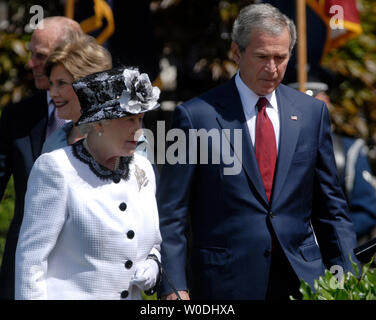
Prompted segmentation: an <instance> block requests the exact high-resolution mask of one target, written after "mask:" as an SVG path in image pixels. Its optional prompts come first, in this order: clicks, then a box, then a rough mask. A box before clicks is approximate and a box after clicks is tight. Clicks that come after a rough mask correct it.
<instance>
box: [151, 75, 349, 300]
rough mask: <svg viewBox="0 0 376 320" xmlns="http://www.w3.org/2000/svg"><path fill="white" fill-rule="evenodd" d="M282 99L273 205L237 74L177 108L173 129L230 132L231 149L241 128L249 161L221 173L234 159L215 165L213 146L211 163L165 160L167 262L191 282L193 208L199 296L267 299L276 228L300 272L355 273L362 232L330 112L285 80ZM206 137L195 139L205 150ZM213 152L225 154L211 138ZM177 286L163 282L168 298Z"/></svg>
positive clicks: (162, 211) (162, 191) (306, 275)
mask: <svg viewBox="0 0 376 320" xmlns="http://www.w3.org/2000/svg"><path fill="white" fill-rule="evenodd" d="M276 96H277V101H278V106H279V115H280V140H279V149H278V159H277V167H276V174H275V180H274V184H273V192H272V198H271V203H270V204H269V203H268V201H267V198H266V194H265V190H264V187H263V183H262V180H261V176H260V173H259V170H258V165H257V160H256V158H255V154H254V148H253V146H252V142H251V138H250V135H249V132H248V127H247V124H246V120H245V117H244V113H243V109H242V104H241V100H240V97H239V93H238V91H237V88H236V85H235V81H234V78H233V79H232V80H231V81H229V82H227V83H226V84H224V85H222V86H220V87H217V88H215V89H213V90H211V91H209V92H207V93H205V94H203V95H202V96H200V97H197V98H194V99H192V100H190V101H188V102H186V103H184V104H182V105H180V106H178V107H177V108H176V110H175V113H174V120H173V127H174V128H180V129H183V130H184V131H185V132H186V133H187V132H188V130H189V129H200V128H203V129H206V130H207V131H209V130H211V129H218V130H222V129H230V130H232V131H231V135H232V137H231V136H228V137H227V138H226V139H228V138H230V140H231V146H232V148H233V149H234V129H242V138H241V139H242V156H241V157H240V155H239V152H238V151H237V150H235V152H237V153H238V154H237V157H239V159H238V160H239V161H241V164H242V167H241V171H240V173H239V174H237V175H224V171H223V169H224V168H225V167H232V165H231V164H230V165H229V164H226V162H227V163H228V161H223V159H222V158H221V160H220V163H219V164H210V163H211V160H210V156H211V154H212V153H211V151H210V152H209V164H197V165H195V164H176V165H170V164H168V162H167V164H166V165H165V166H164V168H163V169H162V172H161V177H160V182H159V185H158V189H157V200H158V208H159V215H160V228H161V234H162V239H163V242H162V251H161V252H162V263H163V267H164V269H165V270H166V271H167V274H168V275H169V277H170V278H171V280H172V282H173V283H174V284H175V286H176V287H177V289H178V290H179V289H186V288H187V282H186V273H185V267H186V247H187V245H186V244H187V242H186V238H185V235H184V232H185V226H186V221H187V215H188V212H189V216H190V227H191V228H190V229H191V250H190V251H191V252H190V260H189V262H188V264H187V265H188V269H189V273H188V274H189V277H188V288H189V290H190V294H191V297H192V298H193V299H264V298H265V295H266V289H267V284H268V277H269V268H270V260H271V257H270V254H269V252H270V249H271V239H272V235H271V234H272V230H274V232H275V234H276V237H277V239H278V242H279V243H280V245H281V247H282V250H283V252H284V253H285V255H286V257H287V259H288V261H289V262H290V264H291V266H292V268H293V270H294V271H295V273H296V275H297V276H298V277H299V278H301V279H305V280H306V281H307V282H308V283H310V284H311V285H312V284H313V280H314V278H317V277H318V276H319V275H320V274H322V273H323V272H324V268H325V267H326V268H330V267H331V266H332V265H336V264H337V265H341V266H343V267H344V268H345V269H346V270H349V269H351V264H350V262H349V259H348V254H349V253H350V252H351V253H352V250H353V248H354V247H355V246H356V237H355V233H354V231H353V225H352V223H351V221H350V220H349V218H348V213H347V206H346V201H345V199H344V196H343V193H342V190H341V187H340V186H339V184H338V178H337V175H336V167H335V160H334V155H333V147H332V141H331V129H330V120H329V114H328V110H327V108H326V106H325V104H324V103H322V102H321V101H318V100H316V99H313V98H311V97H309V96H308V95H305V94H302V93H300V92H298V91H296V90H293V89H291V88H288V87H286V86H284V85H280V86H279V87H278V88H277V90H276ZM187 136H188V133H187ZM225 137H226V136H225ZM201 143H202V142H201V140H199V139H197V154H200V146H201ZM187 145H188V144H187ZM211 148H213V149H214V150H215V151H216V152H218V153H219V154H221V152H222V150H221V148H222V147H221V145H215V144H211V143H210V142H209V150H211ZM191 151H192V150H191ZM214 154H215V153H214ZM198 158H199V157H198ZM315 236H316V237H317V241H318V245H317V244H316V241H315ZM281 276H283V274H281ZM171 291H172V290H171V289H170V287H169V285H168V284H167V283H166V282H165V281H164V282H163V284H162V289H161V294H165V293H167V292H171Z"/></svg>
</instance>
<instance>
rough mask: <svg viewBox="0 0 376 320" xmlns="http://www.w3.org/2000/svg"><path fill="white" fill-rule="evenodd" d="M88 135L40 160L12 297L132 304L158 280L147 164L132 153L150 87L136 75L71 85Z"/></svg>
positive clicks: (105, 75) (152, 101)
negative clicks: (132, 300)
mask: <svg viewBox="0 0 376 320" xmlns="http://www.w3.org/2000/svg"><path fill="white" fill-rule="evenodd" d="M73 88H74V90H75V92H76V94H77V96H78V98H79V101H80V104H81V108H82V111H81V112H82V115H81V117H80V119H79V120H78V122H77V125H79V126H80V127H84V130H85V132H87V134H88V135H87V138H86V139H84V140H80V141H78V142H76V143H74V144H73V145H69V146H66V147H64V148H61V149H58V150H55V151H52V152H50V153H45V154H43V155H42V156H40V157H39V158H38V159H37V161H36V163H35V165H34V167H33V169H32V171H31V174H30V178H29V181H28V188H27V193H26V198H25V212H24V220H23V223H22V227H21V231H20V237H19V242H18V246H17V251H16V279H15V296H16V299H141V298H142V295H141V291H143V290H144V291H148V292H149V294H150V293H153V292H154V291H155V287H156V285H157V284H158V281H159V277H160V267H159V266H160V262H159V260H160V253H159V251H160V243H161V236H160V232H159V220H158V211H157V205H156V200H155V190H156V185H155V177H154V171H153V169H152V166H151V164H150V162H149V161H148V160H147V159H146V158H145V157H142V156H140V155H137V154H135V153H134V150H135V148H136V144H137V140H138V136H139V134H140V130H139V129H141V122H142V117H143V114H144V113H145V112H147V111H149V110H153V109H155V108H157V107H158V106H159V104H158V102H157V100H158V98H159V89H158V88H156V87H152V86H151V83H150V80H149V78H148V76H147V75H146V74H141V75H140V74H139V72H138V70H137V69H127V68H126V69H112V70H109V71H106V72H101V73H96V74H92V75H90V76H87V77H85V78H83V79H81V80H77V81H75V82H74V83H73Z"/></svg>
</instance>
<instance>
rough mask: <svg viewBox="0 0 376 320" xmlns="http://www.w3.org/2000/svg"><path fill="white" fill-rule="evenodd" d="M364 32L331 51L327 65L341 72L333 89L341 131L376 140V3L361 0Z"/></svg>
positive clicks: (372, 142)
mask: <svg viewBox="0 0 376 320" xmlns="http://www.w3.org/2000/svg"><path fill="white" fill-rule="evenodd" d="M358 5H359V13H360V18H361V24H362V31H363V32H362V34H361V35H359V36H358V37H356V38H354V39H352V40H350V41H348V42H347V43H346V44H345V45H344V46H343V47H340V48H338V49H336V50H333V51H331V52H330V53H329V54H328V56H327V57H325V59H324V65H325V66H327V67H328V68H329V69H331V70H332V71H333V72H335V73H336V74H337V75H339V78H338V86H337V87H336V88H335V89H334V90H333V91H332V92H331V98H332V101H333V104H334V106H333V110H331V114H332V115H334V116H333V117H332V120H333V121H334V124H335V129H336V131H337V132H340V133H344V134H347V135H350V136H357V137H362V138H364V139H369V140H368V141H369V142H370V143H371V144H375V142H376V108H375V106H376V87H375V84H376V3H375V1H374V0H359V1H358Z"/></svg>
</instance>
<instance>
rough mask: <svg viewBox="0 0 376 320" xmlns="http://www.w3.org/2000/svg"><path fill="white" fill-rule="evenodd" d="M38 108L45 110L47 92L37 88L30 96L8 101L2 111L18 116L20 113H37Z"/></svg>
mask: <svg viewBox="0 0 376 320" xmlns="http://www.w3.org/2000/svg"><path fill="white" fill-rule="evenodd" d="M40 110H42V111H45V110H47V93H46V91H44V90H38V91H36V92H35V94H33V95H32V96H29V97H27V98H25V99H22V100H21V101H19V102H17V103H10V104H8V105H6V106H5V107H4V111H5V112H6V113H9V114H15V115H17V114H18V116H20V114H19V113H20V112H22V114H33V113H38V112H40Z"/></svg>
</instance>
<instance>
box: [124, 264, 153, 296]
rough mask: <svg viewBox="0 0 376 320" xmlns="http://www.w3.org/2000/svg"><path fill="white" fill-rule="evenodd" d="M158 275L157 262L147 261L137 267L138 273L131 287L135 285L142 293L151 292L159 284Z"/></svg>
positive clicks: (136, 272)
mask: <svg viewBox="0 0 376 320" xmlns="http://www.w3.org/2000/svg"><path fill="white" fill-rule="evenodd" d="M158 273H159V268H158V264H157V262H156V261H154V260H153V259H146V260H145V261H142V262H140V263H138V264H137V265H136V271H135V273H134V275H133V278H132V279H131V281H130V283H129V286H132V285H135V286H137V287H138V288H140V289H141V290H142V291H146V290H150V289H151V288H153V287H154V286H155V284H156V283H157V279H158Z"/></svg>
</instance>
